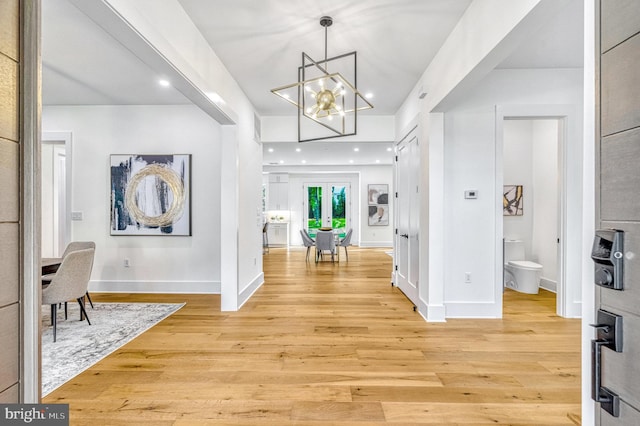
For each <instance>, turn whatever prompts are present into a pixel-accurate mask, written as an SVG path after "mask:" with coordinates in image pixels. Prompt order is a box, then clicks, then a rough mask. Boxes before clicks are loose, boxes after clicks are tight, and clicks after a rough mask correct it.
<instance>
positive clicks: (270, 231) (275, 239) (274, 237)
mask: <svg viewBox="0 0 640 426" xmlns="http://www.w3.org/2000/svg"><path fill="white" fill-rule="evenodd" d="M267 238H268V239H269V247H288V246H289V222H269V226H268V227H267Z"/></svg>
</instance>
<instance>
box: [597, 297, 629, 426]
mask: <svg viewBox="0 0 640 426" xmlns="http://www.w3.org/2000/svg"><path fill="white" fill-rule="evenodd" d="M597 320H598V323H597V324H591V326H592V327H595V329H596V334H597V336H596V337H597V338H596V339H595V340H592V341H591V377H592V379H591V380H592V382H591V398H592V399H593V400H594V401H596V402H599V403H600V407H601V408H602V409H603V410H605V411H606V412H608V413H609V414H611V415H612V416H613V417H618V416H620V397H619V396H618V395H617V394H616V393H615V392H613V391H611V390H610V389H608V388H606V387H604V386H602V348H603V347H605V348H609V349H611V350H612V351H616V352H622V316H620V315H616V314H612V313H610V312H607V311H603V310H602V309H599V310H598V315H597Z"/></svg>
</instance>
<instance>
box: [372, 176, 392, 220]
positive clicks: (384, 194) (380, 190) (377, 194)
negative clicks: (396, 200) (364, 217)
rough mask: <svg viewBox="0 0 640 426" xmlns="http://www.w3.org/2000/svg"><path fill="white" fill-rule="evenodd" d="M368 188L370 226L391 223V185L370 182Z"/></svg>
mask: <svg viewBox="0 0 640 426" xmlns="http://www.w3.org/2000/svg"><path fill="white" fill-rule="evenodd" d="M367 189H368V191H367V203H368V204H369V226H386V225H389V185H387V184H369V185H368V187H367Z"/></svg>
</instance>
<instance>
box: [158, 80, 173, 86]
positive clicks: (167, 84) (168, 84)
mask: <svg viewBox="0 0 640 426" xmlns="http://www.w3.org/2000/svg"><path fill="white" fill-rule="evenodd" d="M158 84H159V85H160V86H162V87H169V86H171V83H169V80H158Z"/></svg>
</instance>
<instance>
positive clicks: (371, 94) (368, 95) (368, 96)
mask: <svg viewBox="0 0 640 426" xmlns="http://www.w3.org/2000/svg"><path fill="white" fill-rule="evenodd" d="M364 97H365V98H367V99H371V98H373V93H371V92H369V93H367V94H366V95H364Z"/></svg>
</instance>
